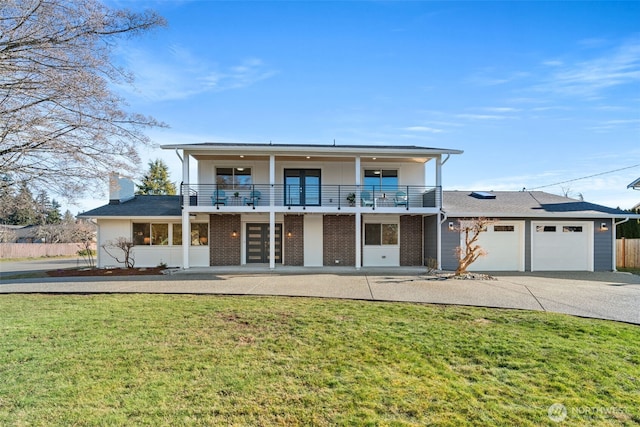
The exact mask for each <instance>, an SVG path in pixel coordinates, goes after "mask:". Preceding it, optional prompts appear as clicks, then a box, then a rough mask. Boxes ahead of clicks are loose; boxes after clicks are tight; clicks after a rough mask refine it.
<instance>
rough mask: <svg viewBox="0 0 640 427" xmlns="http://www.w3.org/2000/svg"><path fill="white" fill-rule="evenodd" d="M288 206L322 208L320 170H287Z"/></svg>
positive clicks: (285, 198)
mask: <svg viewBox="0 0 640 427" xmlns="http://www.w3.org/2000/svg"><path fill="white" fill-rule="evenodd" d="M284 184H285V186H284V200H285V204H286V205H287V206H320V200H321V199H320V197H321V194H320V169H285V170H284Z"/></svg>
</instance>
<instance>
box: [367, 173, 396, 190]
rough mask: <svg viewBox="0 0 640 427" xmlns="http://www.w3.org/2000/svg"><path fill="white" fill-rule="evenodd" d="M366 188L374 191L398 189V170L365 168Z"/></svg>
mask: <svg viewBox="0 0 640 427" xmlns="http://www.w3.org/2000/svg"><path fill="white" fill-rule="evenodd" d="M364 187H365V188H364V189H365V190H369V191H374V192H379V191H382V192H386V191H397V190H398V171H397V170H394V169H365V171H364Z"/></svg>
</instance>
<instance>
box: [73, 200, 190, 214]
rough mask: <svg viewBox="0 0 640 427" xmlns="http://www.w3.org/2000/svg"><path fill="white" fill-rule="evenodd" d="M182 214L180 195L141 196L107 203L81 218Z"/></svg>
mask: <svg viewBox="0 0 640 427" xmlns="http://www.w3.org/2000/svg"><path fill="white" fill-rule="evenodd" d="M171 216H172V217H177V218H180V217H181V216H182V207H181V206H180V196H141V195H136V196H135V197H134V198H133V199H130V200H127V201H126V202H122V203H119V204H107V205H104V206H100V207H99V208H95V209H92V210H90V211H87V212H83V213H81V214H79V215H78V217H79V218H122V217H127V218H135V217H171Z"/></svg>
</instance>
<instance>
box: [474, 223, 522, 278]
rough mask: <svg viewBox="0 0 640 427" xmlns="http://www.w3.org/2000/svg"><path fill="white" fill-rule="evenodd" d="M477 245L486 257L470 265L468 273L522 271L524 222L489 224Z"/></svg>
mask: <svg viewBox="0 0 640 427" xmlns="http://www.w3.org/2000/svg"><path fill="white" fill-rule="evenodd" d="M463 239H464V237H463ZM478 244H479V245H480V246H481V247H482V248H483V249H484V250H485V251H486V252H487V255H485V256H482V257H480V258H478V259H477V260H476V262H474V263H473V264H471V266H470V267H469V270H470V271H524V221H500V222H496V223H494V224H491V225H489V226H488V227H487V231H484V232H482V233H481V234H480V238H479V239H478Z"/></svg>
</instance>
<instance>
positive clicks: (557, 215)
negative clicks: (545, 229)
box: [443, 209, 640, 219]
mask: <svg viewBox="0 0 640 427" xmlns="http://www.w3.org/2000/svg"><path fill="white" fill-rule="evenodd" d="M443 211H444V212H445V213H446V214H447V216H448V217H449V218H458V217H464V218H472V217H485V218H536V219H537V218H566V219H582V218H584V219H607V218H617V219H621V218H629V219H640V214H631V213H629V214H609V213H579V212H547V213H538V214H532V213H508V212H500V213H497V212H449V211H447V210H446V209H443Z"/></svg>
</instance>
